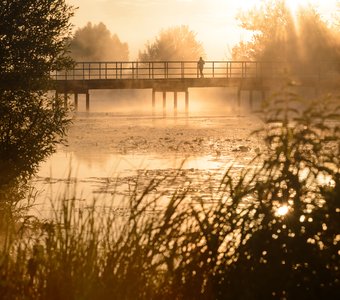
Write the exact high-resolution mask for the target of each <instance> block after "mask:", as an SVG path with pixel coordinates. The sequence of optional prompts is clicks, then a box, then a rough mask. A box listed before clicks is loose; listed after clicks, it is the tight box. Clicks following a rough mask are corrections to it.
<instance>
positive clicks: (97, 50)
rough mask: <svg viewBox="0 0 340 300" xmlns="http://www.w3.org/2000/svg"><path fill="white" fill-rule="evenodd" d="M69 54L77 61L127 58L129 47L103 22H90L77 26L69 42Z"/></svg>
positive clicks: (121, 59)
mask: <svg viewBox="0 0 340 300" xmlns="http://www.w3.org/2000/svg"><path fill="white" fill-rule="evenodd" d="M70 51H71V56H72V57H73V58H74V59H75V60H78V61H102V60H106V61H108V60H111V61H112V60H120V61H124V60H128V59H129V47H128V45H127V43H122V42H121V41H120V39H119V38H118V36H117V35H116V34H114V35H112V34H111V32H110V31H109V30H108V29H107V28H106V26H105V25H104V24H103V23H99V24H98V25H92V24H91V23H90V22H89V23H87V25H86V26H85V27H83V28H79V29H78V30H77V31H76V32H75V34H74V37H73V39H72V40H71V43H70Z"/></svg>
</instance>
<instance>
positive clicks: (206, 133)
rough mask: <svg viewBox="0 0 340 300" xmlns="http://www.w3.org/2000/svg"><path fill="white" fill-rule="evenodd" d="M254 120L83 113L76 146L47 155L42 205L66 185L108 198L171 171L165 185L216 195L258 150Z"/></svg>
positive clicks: (73, 136)
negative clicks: (230, 171)
mask: <svg viewBox="0 0 340 300" xmlns="http://www.w3.org/2000/svg"><path fill="white" fill-rule="evenodd" d="M240 121H241V122H240ZM253 124H254V123H253V121H252V120H250V119H247V118H245V117H244V118H242V119H240V118H235V117H218V118H217V117H215V118H209V117H195V118H187V119H178V120H166V121H164V120H160V119H152V118H145V117H137V116H134V117H126V118H124V117H121V116H114V115H108V114H105V115H103V114H90V115H89V116H86V115H84V114H83V115H80V116H79V115H78V117H77V119H76V120H75V122H74V125H73V127H72V128H71V132H70V138H69V145H68V147H64V148H62V149H60V150H59V151H58V152H57V153H56V154H54V155H53V156H52V157H50V158H49V159H48V161H47V162H45V163H43V164H42V165H41V168H40V171H39V173H38V174H37V176H36V178H35V180H34V185H35V186H36V188H37V189H38V191H39V195H38V198H37V201H36V203H37V206H36V213H38V214H40V215H44V214H45V212H48V211H50V207H51V202H53V201H54V200H55V199H58V197H60V196H61V197H63V195H64V193H65V191H69V192H70V195H69V196H75V197H76V198H77V199H82V200H83V201H92V199H93V198H98V199H100V203H102V204H103V203H105V202H106V201H111V200H112V198H113V196H114V197H115V198H117V197H118V198H119V196H121V197H124V196H128V193H129V192H128V191H129V190H131V186H132V185H135V184H136V182H137V181H138V186H139V188H140V189H141V190H142V189H143V188H145V187H146V185H147V184H148V182H149V181H150V180H151V179H152V178H157V177H158V178H159V177H165V178H167V180H164V182H163V183H162V189H163V191H164V190H168V194H169V195H170V194H171V191H173V190H175V189H178V188H180V187H181V186H184V185H188V184H190V189H189V190H188V192H190V194H191V195H192V197H195V195H196V196H197V195H199V197H201V198H202V197H203V198H204V197H205V195H206V196H207V198H209V197H210V199H211V193H212V191H213V189H214V188H215V187H216V186H218V184H219V182H220V180H221V178H222V176H223V175H224V173H225V170H226V168H228V167H229V166H230V165H233V168H234V169H235V170H237V169H241V168H243V167H244V165H245V164H247V163H248V162H249V160H250V159H251V158H252V157H253V156H254V154H255V151H256V149H257V148H258V143H257V141H254V140H253V139H250V138H249V133H250V132H251V130H253V129H254V126H253ZM178 169H181V172H179V171H178ZM175 177H176V180H173V178H175Z"/></svg>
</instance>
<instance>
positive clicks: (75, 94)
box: [74, 93, 78, 111]
mask: <svg viewBox="0 0 340 300" xmlns="http://www.w3.org/2000/svg"><path fill="white" fill-rule="evenodd" d="M74 109H75V110H76V111H78V93H74Z"/></svg>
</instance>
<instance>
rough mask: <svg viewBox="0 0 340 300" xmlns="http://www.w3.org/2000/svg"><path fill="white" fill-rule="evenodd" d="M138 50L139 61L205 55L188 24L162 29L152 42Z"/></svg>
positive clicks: (179, 58) (190, 57)
mask: <svg viewBox="0 0 340 300" xmlns="http://www.w3.org/2000/svg"><path fill="white" fill-rule="evenodd" d="M145 48H146V49H145V50H144V51H142V52H139V59H140V60H141V61H151V60H154V61H165V60H197V59H198V58H199V57H205V52H204V48H203V45H202V44H201V43H200V42H199V41H197V39H196V34H195V33H194V32H193V31H191V30H190V29H189V27H188V26H185V25H182V26H176V27H171V28H168V29H166V30H162V31H161V32H160V33H159V36H158V37H156V39H155V41H154V42H153V43H147V44H146V45H145Z"/></svg>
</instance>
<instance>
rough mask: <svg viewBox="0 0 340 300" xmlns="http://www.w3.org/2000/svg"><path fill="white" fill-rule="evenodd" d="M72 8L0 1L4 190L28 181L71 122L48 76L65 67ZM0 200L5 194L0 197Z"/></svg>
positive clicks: (49, 1)
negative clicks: (51, 91)
mask: <svg viewBox="0 0 340 300" xmlns="http://www.w3.org/2000/svg"><path fill="white" fill-rule="evenodd" d="M72 15H73V8H72V7H71V6H69V5H67V4H66V2H65V0H41V1H35V0H4V1H1V2H0V56H1V62H0V190H1V191H3V190H4V188H5V187H7V186H8V185H10V184H11V183H13V182H19V181H21V182H25V180H27V179H28V178H29V177H30V176H31V175H32V174H33V173H34V172H35V171H36V170H37V168H38V165H39V163H40V162H41V161H42V160H44V159H45V158H46V157H47V156H48V155H50V154H51V153H53V152H54V151H55V148H56V144H57V143H59V142H61V141H63V139H64V137H65V134H66V129H67V125H68V124H69V122H70V120H69V118H68V116H67V113H68V111H67V109H66V108H65V107H64V106H63V105H61V99H59V98H56V97H54V96H52V95H51V94H49V93H48V91H49V90H52V89H53V86H52V85H51V80H50V72H51V71H54V70H58V69H60V68H63V67H67V66H68V65H69V64H70V63H71V60H70V59H69V58H68V56H67V48H68V46H67V41H68V40H69V36H70V34H71V25H70V23H69V20H70V17H71V16H72ZM0 196H1V195H0Z"/></svg>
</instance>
